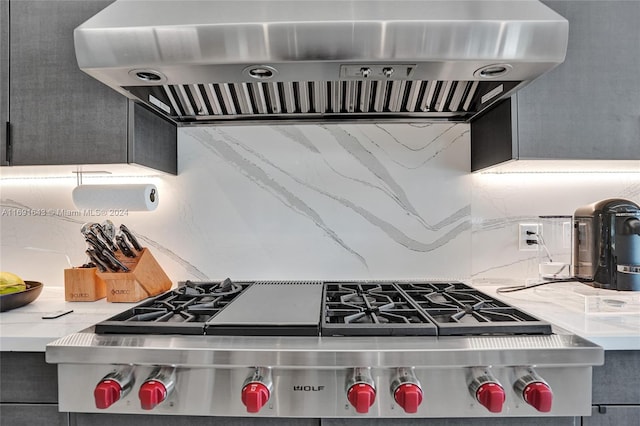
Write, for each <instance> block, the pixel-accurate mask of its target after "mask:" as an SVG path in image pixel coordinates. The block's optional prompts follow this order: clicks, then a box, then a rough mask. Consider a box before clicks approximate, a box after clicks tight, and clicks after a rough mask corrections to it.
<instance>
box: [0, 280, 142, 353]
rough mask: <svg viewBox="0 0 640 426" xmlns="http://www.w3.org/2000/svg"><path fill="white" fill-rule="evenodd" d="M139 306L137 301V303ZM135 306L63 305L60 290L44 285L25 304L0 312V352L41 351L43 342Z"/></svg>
mask: <svg viewBox="0 0 640 426" xmlns="http://www.w3.org/2000/svg"><path fill="white" fill-rule="evenodd" d="M138 303H140V302H138ZM136 304H137V303H110V302H107V299H101V300H97V301H95V302H65V300H64V287H56V286H47V285H45V286H44V287H43V289H42V293H41V294H40V296H39V297H38V298H37V299H36V300H34V301H33V302H31V303H30V304H28V305H25V306H22V307H20V308H16V309H13V310H11V311H5V312H2V313H0V350H1V351H20V352H44V350H45V347H46V345H47V343H49V342H51V341H53V340H56V339H58V338H59V337H63V336H66V335H67V334H71V333H75V332H77V331H80V330H83V329H85V328H87V327H90V326H92V325H94V324H96V323H98V322H100V321H103V320H105V319H107V318H110V317H111V316H113V315H115V314H117V313H119V312H122V311H124V310H125V309H127V308H129V307H131V306H134V305H136ZM66 309H73V312H71V313H70V314H67V315H64V316H61V317H59V318H55V319H43V318H42V316H43V315H44V314H47V313H51V312H55V311H60V310H66Z"/></svg>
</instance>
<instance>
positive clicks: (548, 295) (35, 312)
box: [0, 280, 640, 352]
mask: <svg viewBox="0 0 640 426" xmlns="http://www.w3.org/2000/svg"><path fill="white" fill-rule="evenodd" d="M473 285H474V286H475V287H477V288H478V289H480V290H481V291H484V292H485V293H487V294H489V295H492V296H495V297H497V298H498V299H501V300H503V301H504V302H506V303H508V304H510V305H513V306H516V307H518V308H520V309H522V310H524V311H526V312H528V313H530V314H532V315H534V316H537V317H538V318H540V319H543V320H545V321H548V322H550V323H552V324H554V325H556V326H559V327H562V328H564V329H565V330H568V331H570V332H572V333H575V334H577V335H579V336H582V337H584V338H587V339H589V340H591V341H593V342H594V343H596V344H598V345H600V346H602V347H603V348H605V349H606V350H640V308H638V305H636V303H637V302H638V300H640V294H639V292H611V293H606V292H605V293H603V290H598V291H595V289H591V288H590V287H588V286H585V285H584V284H580V283H561V284H550V285H548V286H542V287H536V288H529V289H527V290H524V291H518V292H514V293H502V294H497V293H496V290H497V289H498V288H499V287H503V286H506V285H509V284H508V283H500V282H497V281H489V280H483V282H479V283H476V282H474V283H473ZM590 291H591V292H592V293H594V292H595V293H594V294H597V296H598V297H600V296H602V297H601V299H602V300H605V301H606V302H607V303H608V304H607V305H606V306H609V311H607V310H606V309H605V308H598V307H597V306H596V307H593V306H591V307H589V308H588V309H589V310H590V311H589V312H585V311H586V310H587V309H586V308H584V306H583V305H581V302H582V301H583V300H584V299H585V298H586V299H587V300H589V301H590V302H592V301H593V299H594V298H593V297H591V294H590ZM585 295H586V296H585ZM138 303H139V302H138ZM135 304H137V303H135ZM135 304H134V303H109V302H107V301H106V299H102V300H98V301H96V302H65V300H64V288H63V287H55V286H45V287H44V288H43V290H42V294H41V295H40V297H39V298H38V299H36V300H35V301H33V302H31V303H30V304H29V305H26V306H23V307H21V308H17V309H14V310H11V311H7V312H3V313H0V350H2V351H25V352H43V351H44V350H45V347H46V345H47V343H49V342H51V341H53V340H55V339H58V338H60V337H63V336H66V335H68V334H71V333H74V332H77V331H80V330H83V329H85V328H87V327H90V326H92V325H94V324H96V323H98V322H100V321H103V320H105V319H107V318H109V317H111V316H113V315H115V314H117V313H119V312H122V311H124V310H126V309H128V308H129V307H131V306H134V305H135ZM64 309H73V312H72V313H70V314H67V315H64V316H62V317H60V318H56V319H43V318H42V316H43V315H44V314H46V313H50V312H55V311H59V310H64Z"/></svg>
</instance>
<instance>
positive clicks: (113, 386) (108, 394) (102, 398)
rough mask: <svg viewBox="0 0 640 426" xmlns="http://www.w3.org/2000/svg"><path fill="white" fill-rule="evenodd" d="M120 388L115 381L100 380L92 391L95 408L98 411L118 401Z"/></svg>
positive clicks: (120, 393)
mask: <svg viewBox="0 0 640 426" xmlns="http://www.w3.org/2000/svg"><path fill="white" fill-rule="evenodd" d="M120 395H122V386H120V383H118V382H116V381H115V380H109V379H107V380H102V381H101V382H100V383H98V386H96V388H95V390H94V391H93V398H94V399H95V400H96V407H97V408H100V409H104V408H109V407H110V406H112V405H113V404H114V403H116V402H117V401H118V400H119V399H120Z"/></svg>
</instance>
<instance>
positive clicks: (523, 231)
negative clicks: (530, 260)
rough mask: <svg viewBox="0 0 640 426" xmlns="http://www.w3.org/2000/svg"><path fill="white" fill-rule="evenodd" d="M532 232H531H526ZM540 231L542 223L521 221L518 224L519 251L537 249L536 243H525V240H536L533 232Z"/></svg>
mask: <svg viewBox="0 0 640 426" xmlns="http://www.w3.org/2000/svg"><path fill="white" fill-rule="evenodd" d="M527 232H533V234H527ZM538 233H542V225H540V224H538V223H521V224H520V225H519V226H518V249H519V250H520V251H537V250H538V245H537V244H527V240H537V239H538V237H537V236H536V235H535V234H538Z"/></svg>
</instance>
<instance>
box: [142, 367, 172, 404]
mask: <svg viewBox="0 0 640 426" xmlns="http://www.w3.org/2000/svg"><path fill="white" fill-rule="evenodd" d="M175 374H176V369H175V368H174V367H156V368H155V369H154V370H153V371H152V372H151V374H150V375H149V377H148V378H147V380H145V382H144V383H143V384H142V386H140V389H139V390H138V398H140V406H141V407H142V409H143V410H153V409H154V408H155V407H156V406H158V405H159V404H161V403H162V402H163V401H164V400H165V399H167V396H168V395H169V394H170V393H171V391H172V390H173V387H174V383H175Z"/></svg>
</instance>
